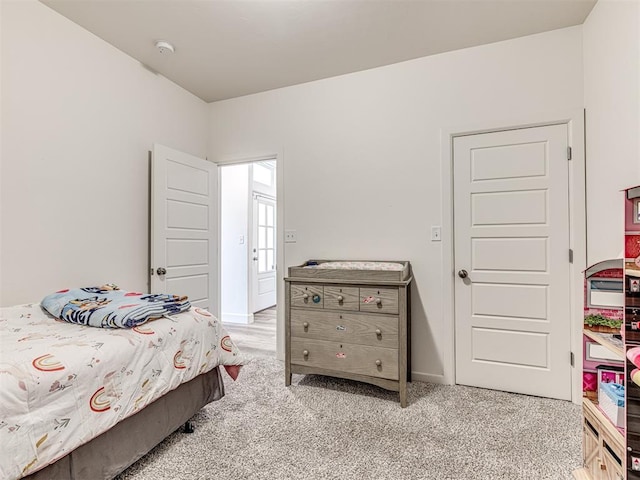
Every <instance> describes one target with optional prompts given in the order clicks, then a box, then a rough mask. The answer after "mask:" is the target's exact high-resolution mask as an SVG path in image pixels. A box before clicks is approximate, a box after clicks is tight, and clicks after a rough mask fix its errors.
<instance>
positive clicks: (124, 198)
mask: <svg viewBox="0 0 640 480" xmlns="http://www.w3.org/2000/svg"><path fill="white" fill-rule="evenodd" d="M1 26H2V79H1V82H2V83H1V85H2V107H1V108H2V137H3V138H2V140H3V142H2V164H1V170H0V174H1V181H0V186H1V197H0V200H1V201H0V204H1V205H0V215H1V219H2V239H1V245H2V257H1V264H0V281H1V285H0V292H1V298H0V304H2V305H9V304H15V303H20V302H31V301H39V300H40V299H41V298H42V297H43V296H44V295H46V294H48V293H50V292H53V291H55V290H58V289H60V288H63V287H69V286H85V285H93V284H96V283H101V282H115V283H117V284H119V285H120V286H121V287H123V288H129V289H133V290H147V279H148V271H147V268H148V233H147V230H148V208H149V204H148V155H147V151H148V150H150V149H151V147H152V144H153V143H154V142H157V143H162V144H165V145H167V146H170V147H173V148H176V149H179V150H182V151H185V152H188V153H191V154H194V155H198V156H202V157H204V156H205V155H206V153H207V142H208V135H209V134H208V131H207V124H208V106H207V105H206V104H205V103H204V102H203V101H202V100H200V99H198V98H196V97H194V96H193V95H191V94H190V93H188V92H186V91H185V90H183V89H182V88H180V87H178V86H177V85H175V84H173V83H171V82H170V81H168V80H167V79H165V78H163V77H161V76H158V75H155V74H153V73H151V72H150V71H148V70H146V69H145V68H143V67H142V66H141V65H140V63H138V62H137V61H135V60H133V59H132V58H130V57H128V56H127V55H125V54H123V53H122V52H120V51H119V50H117V49H115V48H114V47H112V46H111V45H109V44H107V43H105V42H104V41H102V40H100V39H99V38H97V37H96V36H94V35H92V34H90V33H88V32H87V31H86V30H84V29H82V28H81V27H79V26H78V25H76V24H74V23H72V22H71V21H69V20H67V19H66V18H64V17H62V16H61V15H59V14H58V13H56V12H54V11H53V10H51V9H49V8H48V7H46V6H44V5H43V4H41V3H38V2H36V1H31V0H24V1H20V2H2V23H1Z"/></svg>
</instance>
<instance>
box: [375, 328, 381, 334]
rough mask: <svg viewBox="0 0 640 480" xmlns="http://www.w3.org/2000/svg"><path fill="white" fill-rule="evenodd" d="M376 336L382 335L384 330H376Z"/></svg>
mask: <svg viewBox="0 0 640 480" xmlns="http://www.w3.org/2000/svg"><path fill="white" fill-rule="evenodd" d="M376 335H378V336H380V335H382V330H380V329H379V328H376Z"/></svg>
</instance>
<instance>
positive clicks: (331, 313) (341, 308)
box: [285, 260, 412, 407]
mask: <svg viewBox="0 0 640 480" xmlns="http://www.w3.org/2000/svg"><path fill="white" fill-rule="evenodd" d="M320 264H327V265H340V266H341V268H320V267H319V265H320ZM390 264H394V265H390ZM378 265H380V268H383V267H385V266H386V267H388V268H389V267H393V268H396V269H397V270H384V269H381V270H376V269H375V268H376V267H377V266H378ZM354 267H355V268H354ZM359 267H362V269H360V268H359ZM364 267H366V268H367V269H364ZM411 280H412V277H411V266H410V264H409V262H406V261H401V262H345V261H339V262H335V261H331V262H329V261H326V260H309V261H308V262H306V263H305V264H304V265H300V266H297V267H290V268H289V276H288V277H287V278H285V284H286V285H285V287H286V288H285V303H286V311H285V330H286V357H285V382H286V385H287V386H289V385H291V374H292V373H302V374H320V375H328V376H333V377H340V378H348V379H351V380H358V381H361V382H366V383H371V384H374V385H378V386H380V387H382V388H385V389H387V390H393V391H396V392H399V396H400V405H401V406H402V407H405V406H406V405H407V381H410V380H411V377H410V375H411V369H410V358H411V354H410V345H411V342H410V304H411V303H410V284H411Z"/></svg>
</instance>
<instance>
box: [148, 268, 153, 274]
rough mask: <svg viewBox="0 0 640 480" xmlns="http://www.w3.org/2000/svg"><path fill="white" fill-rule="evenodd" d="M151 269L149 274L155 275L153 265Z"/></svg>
mask: <svg viewBox="0 0 640 480" xmlns="http://www.w3.org/2000/svg"><path fill="white" fill-rule="evenodd" d="M149 270H150V271H149V275H153V267H151V268H150V269H149Z"/></svg>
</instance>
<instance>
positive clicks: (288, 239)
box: [284, 230, 298, 243]
mask: <svg viewBox="0 0 640 480" xmlns="http://www.w3.org/2000/svg"><path fill="white" fill-rule="evenodd" d="M297 240H298V234H297V232H296V231H295V230H285V231H284V243H296V241H297Z"/></svg>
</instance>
